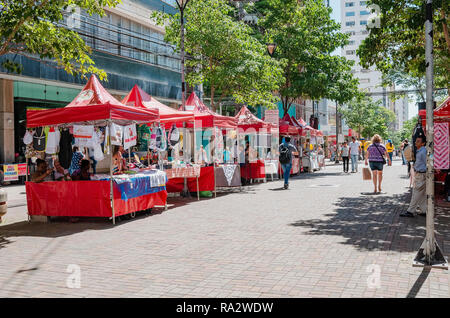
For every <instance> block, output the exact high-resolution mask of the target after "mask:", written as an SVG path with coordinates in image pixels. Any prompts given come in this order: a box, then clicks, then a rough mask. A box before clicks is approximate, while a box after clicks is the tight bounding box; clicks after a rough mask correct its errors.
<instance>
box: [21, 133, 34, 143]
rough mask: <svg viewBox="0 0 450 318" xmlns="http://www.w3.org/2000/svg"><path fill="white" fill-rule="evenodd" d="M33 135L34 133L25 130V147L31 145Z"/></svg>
mask: <svg viewBox="0 0 450 318" xmlns="http://www.w3.org/2000/svg"><path fill="white" fill-rule="evenodd" d="M33 134H34V131H29V130H28V129H27V132H26V133H25V136H23V143H24V144H25V145H29V144H31V143H32V142H33Z"/></svg>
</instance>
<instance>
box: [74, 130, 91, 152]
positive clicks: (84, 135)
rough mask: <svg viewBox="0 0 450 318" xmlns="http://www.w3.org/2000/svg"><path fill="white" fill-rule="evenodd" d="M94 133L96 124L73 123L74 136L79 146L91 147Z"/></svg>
mask: <svg viewBox="0 0 450 318" xmlns="http://www.w3.org/2000/svg"><path fill="white" fill-rule="evenodd" d="M93 134H94V126H83V125H73V138H75V144H76V145H77V146H80V147H91V146H92V135H93Z"/></svg>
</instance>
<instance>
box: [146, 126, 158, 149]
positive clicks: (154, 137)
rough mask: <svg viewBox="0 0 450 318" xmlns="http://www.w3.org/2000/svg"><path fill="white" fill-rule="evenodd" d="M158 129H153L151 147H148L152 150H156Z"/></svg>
mask: <svg viewBox="0 0 450 318" xmlns="http://www.w3.org/2000/svg"><path fill="white" fill-rule="evenodd" d="M157 129H158V128H153V129H152V132H151V134H150V143H149V145H148V147H149V148H150V149H151V150H156V130H157Z"/></svg>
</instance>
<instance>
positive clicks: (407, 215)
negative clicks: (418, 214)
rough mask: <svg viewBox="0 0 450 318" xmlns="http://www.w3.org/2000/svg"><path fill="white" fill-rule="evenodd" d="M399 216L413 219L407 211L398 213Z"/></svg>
mask: <svg viewBox="0 0 450 318" xmlns="http://www.w3.org/2000/svg"><path fill="white" fill-rule="evenodd" d="M400 216H405V217H409V218H413V217H414V214H412V213H411V212H409V211H406V212H403V213H400Z"/></svg>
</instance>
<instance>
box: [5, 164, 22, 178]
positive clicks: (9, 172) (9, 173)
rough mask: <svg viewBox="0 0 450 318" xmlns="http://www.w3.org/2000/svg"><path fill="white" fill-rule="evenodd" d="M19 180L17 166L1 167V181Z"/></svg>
mask: <svg viewBox="0 0 450 318" xmlns="http://www.w3.org/2000/svg"><path fill="white" fill-rule="evenodd" d="M16 180H19V168H18V165H3V181H16Z"/></svg>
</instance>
